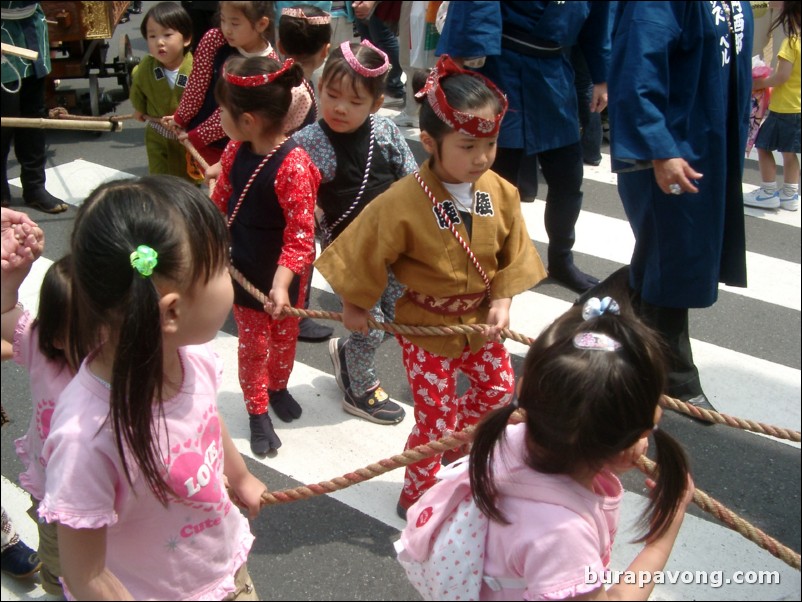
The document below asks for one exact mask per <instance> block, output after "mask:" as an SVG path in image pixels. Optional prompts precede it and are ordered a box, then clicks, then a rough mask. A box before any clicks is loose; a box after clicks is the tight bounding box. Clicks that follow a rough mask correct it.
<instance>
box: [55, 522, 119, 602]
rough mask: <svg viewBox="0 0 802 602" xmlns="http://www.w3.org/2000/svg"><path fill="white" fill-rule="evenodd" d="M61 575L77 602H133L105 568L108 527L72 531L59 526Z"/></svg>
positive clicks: (117, 580)
mask: <svg viewBox="0 0 802 602" xmlns="http://www.w3.org/2000/svg"><path fill="white" fill-rule="evenodd" d="M58 549H59V556H60V557H61V571H62V577H63V579H64V581H65V582H66V583H67V587H68V588H69V590H70V593H72V595H73V596H75V599H76V600H133V599H134V598H133V597H132V596H131V594H130V592H129V591H128V590H127V589H126V587H125V586H124V585H123V584H122V583H121V582H120V580H119V579H117V577H116V576H115V575H114V573H112V572H111V571H109V569H108V568H106V527H103V528H100V529H73V528H71V527H67V526H64V525H62V524H59V525H58Z"/></svg>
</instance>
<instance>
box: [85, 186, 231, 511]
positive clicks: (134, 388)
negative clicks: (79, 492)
mask: <svg viewBox="0 0 802 602" xmlns="http://www.w3.org/2000/svg"><path fill="white" fill-rule="evenodd" d="M139 245H147V246H149V247H151V248H152V249H154V250H155V251H156V252H157V253H158V263H157V266H156V268H155V269H154V271H153V274H152V275H151V276H149V277H144V276H142V275H140V274H139V273H138V272H137V271H136V270H135V269H134V268H132V267H131V264H130V254H131V252H132V251H134V250H135V249H136V248H137V247H138V246H139ZM72 256H73V266H74V295H75V305H76V306H77V307H78V313H79V314H80V316H81V321H82V323H84V324H94V325H95V328H96V329H98V328H100V327H101V326H102V328H103V329H104V330H105V331H106V335H107V336H108V341H109V343H110V344H112V345H114V346H115V355H114V360H113V368H112V378H111V393H110V403H109V405H110V408H109V416H108V420H109V422H110V424H111V428H112V431H113V433H114V437H115V442H116V446H117V450H118V452H119V454H120V457H121V459H122V462H123V468H124V470H125V474H126V478H127V479H128V481H129V483H131V484H133V482H132V477H131V474H132V472H131V467H130V466H129V459H131V460H133V462H134V463H135V464H136V466H137V468H138V469H139V471H140V472H141V473H142V475H143V477H144V479H145V480H146V482H147V483H148V485H149V487H150V488H151V490H152V491H153V493H154V495H155V496H156V498H157V499H158V500H159V501H160V502H161V503H162V504H165V505H166V504H167V501H168V498H169V496H170V495H171V494H172V493H173V492H171V491H170V488H169V486H168V484H167V483H166V481H165V476H166V475H165V473H164V461H163V458H164V456H165V455H166V450H164V451H163V450H162V449H161V447H160V445H159V431H160V430H161V426H160V425H162V424H163V423H164V409H163V392H164V354H163V343H162V332H161V313H160V309H159V300H160V295H159V292H158V290H157V288H156V282H154V279H156V280H159V281H160V282H168V283H172V284H174V285H175V286H176V287H177V288H179V290H186V291H190V290H192V287H193V286H195V285H196V284H198V283H201V282H207V281H208V280H209V278H210V277H211V276H212V275H214V274H216V273H217V272H218V271H219V270H221V269H223V268H224V267H225V265H226V264H227V260H228V231H227V229H226V225H225V222H224V220H223V218H222V215H221V214H220V212H219V211H218V210H217V208H216V207H215V206H214V204H213V203H212V202H211V201H210V200H209V199H208V198H206V197H205V196H204V195H203V194H202V193H201V192H200V190H198V189H197V188H196V187H194V186H192V185H191V184H189V183H188V182H185V181H183V180H181V179H179V178H176V177H172V176H151V177H145V178H142V179H139V180H117V181H112V182H107V183H105V184H101V185H100V186H99V187H98V188H97V189H95V191H94V192H92V194H91V195H90V196H89V198H88V199H87V200H86V202H85V203H84V204H83V205H82V206H81V209H80V210H79V211H78V214H77V216H76V220H75V228H74V230H73V235H72Z"/></svg>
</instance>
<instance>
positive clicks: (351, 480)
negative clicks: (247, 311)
mask: <svg viewBox="0 0 802 602" xmlns="http://www.w3.org/2000/svg"><path fill="white" fill-rule="evenodd" d="M523 420H524V414H523V412H522V411H521V410H516V411H515V412H514V413H513V414H512V415H511V417H510V423H512V424H515V423H518V422H521V421H523ZM475 428H476V427H473V426H472V427H468V428H466V429H465V430H463V431H460V432H458V433H452V434H451V435H448V436H447V437H444V438H443V439H440V440H439V441H432V442H430V443H427V444H424V445H419V446H418V447H415V448H414V449H408V450H406V451H404V452H403V453H402V454H398V455H395V456H392V457H390V458H386V459H384V460H380V461H378V462H375V463H373V464H369V465H368V466H365V467H364V468H359V469H357V470H355V471H353V472H350V473H347V474H345V475H343V476H341V477H335V478H334V479H332V480H329V481H321V482H319V483H314V484H311V485H301V486H299V487H295V488H293V489H284V490H281V491H273V492H267V491H266V492H264V493H263V494H262V506H272V505H276V504H285V503H288V502H293V501H296V500H304V499H308V498H311V497H315V496H318V495H325V494H328V493H332V492H334V491H340V490H342V489H346V488H347V487H350V486H351V485H356V484H357V483H362V482H364V481H367V480H369V479H372V478H373V477H376V476H378V475H380V474H384V473H386V472H390V471H391V470H395V469H396V468H399V467H401V466H408V465H410V464H414V463H415V462H419V461H420V460H423V459H426V458H431V457H432V456H435V455H438V454H442V453H443V452H445V451H449V450H452V449H455V448H457V447H461V446H463V445H465V444H468V443H470V442H471V441H473V438H474V432H475ZM656 467H657V465H656V464H655V463H654V462H653V461H652V460H650V459H649V458H647V457H646V456H641V457H640V459H639V460H638V468H639V469H640V470H641V471H642V472H644V473H645V474H646V475H648V476H650V477H654V475H655V471H656ZM693 501H694V503H695V504H696V505H697V506H699V507H700V508H701V509H702V510H704V511H705V512H708V513H709V514H712V515H713V516H714V517H716V518H717V519H718V520H720V521H721V522H722V523H723V524H724V525H726V526H727V527H729V528H730V529H732V530H733V531H736V532H737V533H740V534H741V535H742V536H744V537H745V538H746V539H748V540H750V541H752V542H754V543H755V544H757V545H758V546H759V547H761V548H763V549H764V550H766V551H767V552H769V553H770V554H771V555H772V556H775V557H776V558H779V559H780V560H782V561H783V562H785V563H786V564H787V565H788V566H790V567H792V568H795V569H797V570H799V568H800V556H799V554H797V553H796V552H794V551H793V550H791V549H790V548H788V547H787V546H785V545H783V544H781V543H780V542H779V541H777V540H776V539H774V538H773V537H771V536H770V535H768V534H766V533H765V532H764V531H762V530H760V529H758V528H757V527H755V526H754V525H752V524H751V523H750V522H748V521H747V520H745V519H743V518H741V517H740V516H738V515H737V514H735V513H734V512H733V511H732V510H730V509H729V508H727V507H726V506H724V505H723V504H722V503H721V502H719V501H717V500H715V499H714V498H712V497H710V496H709V495H708V494H706V493H705V492H704V491H702V490H701V489H696V491H695V492H694V496H693Z"/></svg>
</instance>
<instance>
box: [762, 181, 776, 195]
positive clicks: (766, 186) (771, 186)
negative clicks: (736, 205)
mask: <svg viewBox="0 0 802 602" xmlns="http://www.w3.org/2000/svg"><path fill="white" fill-rule="evenodd" d="M760 187H761V188H762V189H763V192H765V193H766V194H774V193H775V192H777V182H761V183H760Z"/></svg>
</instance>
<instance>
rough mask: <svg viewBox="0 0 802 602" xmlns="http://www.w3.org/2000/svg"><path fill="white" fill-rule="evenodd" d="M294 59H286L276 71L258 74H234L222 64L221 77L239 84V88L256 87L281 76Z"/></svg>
mask: <svg viewBox="0 0 802 602" xmlns="http://www.w3.org/2000/svg"><path fill="white" fill-rule="evenodd" d="M294 64H295V61H293V60H292V59H287V60H286V61H284V64H283V65H282V66H281V69H279V70H278V71H273V73H260V74H258V75H234V74H233V73H229V72H228V71H226V68H225V65H224V66H223V77H224V78H225V80H226V81H227V82H228V83H229V84H234V85H235V86H240V87H241V88H256V87H257V86H264V85H266V84H269V83H272V82H273V81H274V80H275V79H276V78H277V77H281V76H282V75H284V74H285V73H286V72H287V69H289V68H290V67H292V66H293V65H294Z"/></svg>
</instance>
